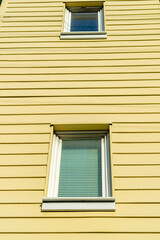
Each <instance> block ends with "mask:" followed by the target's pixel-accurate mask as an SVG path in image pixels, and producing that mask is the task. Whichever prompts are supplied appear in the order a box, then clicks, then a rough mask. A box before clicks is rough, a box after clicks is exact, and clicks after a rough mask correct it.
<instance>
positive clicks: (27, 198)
mask: <svg viewBox="0 0 160 240" xmlns="http://www.w3.org/2000/svg"><path fill="white" fill-rule="evenodd" d="M0 193H1V197H0V203H38V204H40V203H41V202H42V197H43V191H1V192H0Z"/></svg>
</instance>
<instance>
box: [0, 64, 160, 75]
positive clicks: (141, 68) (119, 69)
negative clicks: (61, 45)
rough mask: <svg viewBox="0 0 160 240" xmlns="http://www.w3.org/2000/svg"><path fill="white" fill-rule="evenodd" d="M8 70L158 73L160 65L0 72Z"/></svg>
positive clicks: (72, 72)
mask: <svg viewBox="0 0 160 240" xmlns="http://www.w3.org/2000/svg"><path fill="white" fill-rule="evenodd" d="M8 72H9V73H10V75H12V74H26V75H28V74H33V75H34V74H62V72H63V73H64V74H76V73H79V74H82V73H87V74H89V73H92V74H93V73H96V74H97V73H98V74H102V73H115V72H116V73H119V74H120V73H132V74H133V73H152V72H153V73H154V72H157V73H159V74H160V66H133V67H132V66H131V67H130V66H126V67H124V66H123V67H103V66H102V67H96V68H95V67H74V68H67V67H60V68H58V67H57V68H56V67H55V68H54V67H48V68H47V67H45V68H38V67H35V68H24V67H23V68H11V67H8V68H3V69H0V74H7V75H8Z"/></svg>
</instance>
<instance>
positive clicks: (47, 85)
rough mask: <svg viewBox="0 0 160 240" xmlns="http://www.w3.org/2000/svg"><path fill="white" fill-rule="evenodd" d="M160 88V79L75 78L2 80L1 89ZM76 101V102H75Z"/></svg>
mask: <svg viewBox="0 0 160 240" xmlns="http://www.w3.org/2000/svg"><path fill="white" fill-rule="evenodd" d="M150 87H151V88H153V87H157V88H160V80H151V81H149V80H147V81H143V80H141V81H109V80H108V81H100V80H99V81H83V82H79V81H76V79H75V80H73V81H71V82H67V81H64V82H54V81H53V82H13V83H12V82H0V89H1V90H14V89H20V90H25V89H66V88H67V89H72V88H74V89H77V91H78V89H79V88H80V89H82V88H86V89H89V88H91V89H97V90H98V89H100V88H150ZM122 90H123V89H122ZM73 103H74V102H73Z"/></svg>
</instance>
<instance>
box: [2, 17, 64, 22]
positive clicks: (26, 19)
mask: <svg viewBox="0 0 160 240" xmlns="http://www.w3.org/2000/svg"><path fill="white" fill-rule="evenodd" d="M15 21H16V22H19V21H25V22H30V21H41V22H43V21H51V22H52V21H53V22H54V21H56V22H62V16H53V15H52V16H43V17H40V16H38V17H36V16H32V17H25V16H24V17H23V16H22V17H17V16H15V17H11V18H10V17H5V16H3V22H15Z"/></svg>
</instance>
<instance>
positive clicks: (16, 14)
mask: <svg viewBox="0 0 160 240" xmlns="http://www.w3.org/2000/svg"><path fill="white" fill-rule="evenodd" d="M156 14H158V11H157V13H156ZM4 16H5V17H34V16H35V17H40V16H42V17H43V16H47V17H49V16H55V17H61V19H62V17H63V12H62V11H59V12H52V11H51V9H50V8H48V10H47V11H44V12H43V11H42V12H39V11H38V12H36V11H31V12H5V14H4Z"/></svg>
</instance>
